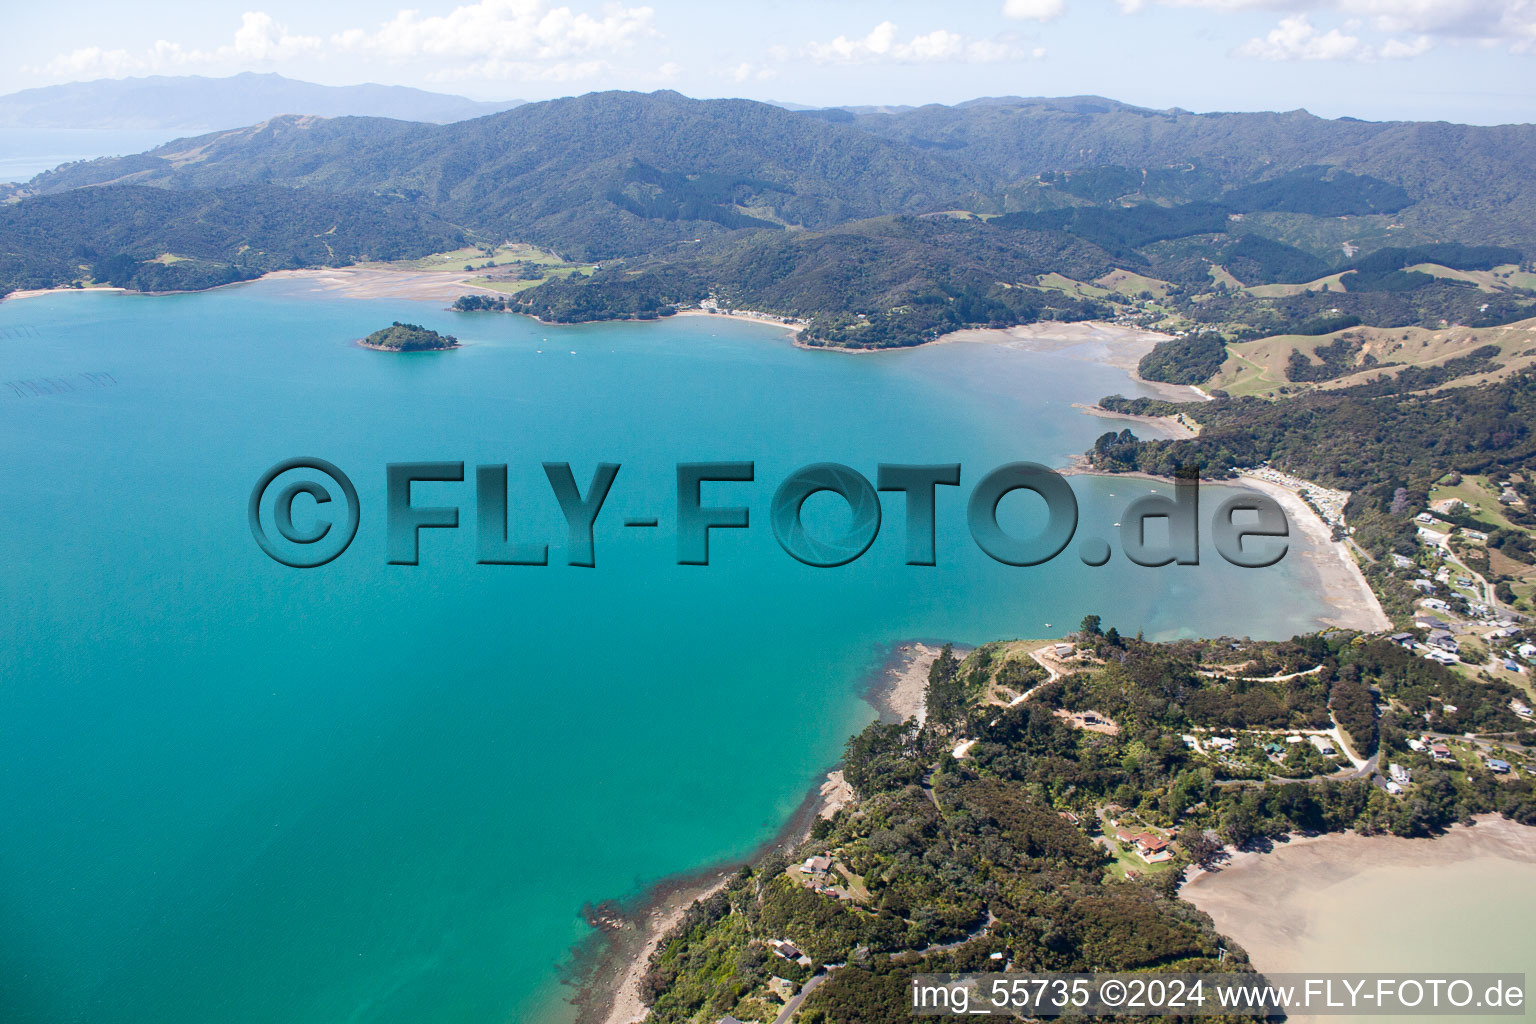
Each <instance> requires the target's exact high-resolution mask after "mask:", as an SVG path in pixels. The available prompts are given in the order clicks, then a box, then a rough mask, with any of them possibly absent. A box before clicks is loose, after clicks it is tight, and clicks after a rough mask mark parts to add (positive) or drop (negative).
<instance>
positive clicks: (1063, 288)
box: [1035, 271, 1115, 299]
mask: <svg viewBox="0 0 1536 1024" xmlns="http://www.w3.org/2000/svg"><path fill="white" fill-rule="evenodd" d="M1100 280H1102V278H1101V279H1100ZM1035 284H1036V285H1037V286H1038V287H1041V288H1049V289H1051V290H1052V291H1058V292H1065V293H1066V294H1068V295H1071V296H1074V297H1075V298H1079V299H1107V298H1109V297H1110V296H1111V295H1114V294H1115V292H1114V291H1113V290H1111V289H1109V288H1101V287H1099V286H1097V285H1092V284H1084V283H1083V282H1081V281H1074V280H1072V278H1070V277H1067V276H1066V275H1065V274H1058V273H1055V272H1054V271H1053V272H1052V273H1049V274H1041V275H1040V276H1039V277H1038V278H1037V279H1036V280H1035Z"/></svg>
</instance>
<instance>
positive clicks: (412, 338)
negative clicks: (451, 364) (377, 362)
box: [358, 320, 459, 352]
mask: <svg viewBox="0 0 1536 1024" xmlns="http://www.w3.org/2000/svg"><path fill="white" fill-rule="evenodd" d="M358 344H359V345H362V346H363V348H372V349H378V350H379V351H380V352H441V351H444V350H445V349H450V348H458V347H459V339H458V338H455V337H454V336H453V335H451V334H438V333H437V332H436V331H429V330H427V328H425V327H423V326H421V325H420V324H403V323H401V322H400V321H398V320H396V321H395V322H394V323H392V324H390V325H389V326H388V327H385V328H384V329H383V330H378V331H374V332H373V333H372V334H370V335H368V337H366V338H364V339H363V340H362V341H360V342H358Z"/></svg>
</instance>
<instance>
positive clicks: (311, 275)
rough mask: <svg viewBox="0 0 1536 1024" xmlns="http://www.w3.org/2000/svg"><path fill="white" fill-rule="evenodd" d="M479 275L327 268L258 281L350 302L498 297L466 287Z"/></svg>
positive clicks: (273, 275) (488, 290)
mask: <svg viewBox="0 0 1536 1024" xmlns="http://www.w3.org/2000/svg"><path fill="white" fill-rule="evenodd" d="M479 276H481V275H480V273H479V272H478V271H477V272H474V273H470V272H466V271H458V272H454V271H442V270H390V269H385V268H380V267H327V268H324V269H320V270H274V271H272V272H271V273H270V274H263V275H262V276H261V277H260V278H258V279H257V280H261V281H306V282H309V283H310V284H311V285H313V287H314V289H315V290H316V291H319V292H328V293H330V294H332V295H340V296H343V297H345V298H349V299H425V300H433V299H436V300H440V301H443V302H452V301H453V300H454V299H456V298H458V297H459V296H460V295H463V294H465V293H466V292H479V293H482V294H485V295H499V294H501V293H500V292H497V291H495V290H494V289H491V288H481V287H479V286H478V285H472V284H469V283H468V282H469V280H470V279H471V278H474V277H479Z"/></svg>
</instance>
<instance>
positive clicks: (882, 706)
mask: <svg viewBox="0 0 1536 1024" xmlns="http://www.w3.org/2000/svg"><path fill="white" fill-rule="evenodd" d="M939 651H940V648H939V647H937V646H934V645H933V644H928V643H918V642H908V643H903V644H899V645H897V647H896V648H895V649H894V650H893V651H892V652H891V656H890V657H889V658H888V659H886V662H885V664H884V665H882V666H881V668H880V669H879V670H878V671H877V672H876V673H875V674H874V675H873V677H872V679H871V685H870V687H869V689H868V690H867V691H866V692H865V693H864V700H865V701H866V702H867V703H868V704H869V705H870V706H871V707H873V708H874V709H875V710H876V711H877V712H878V713H879V715H880V718H881V719H882V720H883V721H905V720H906V719H908V718H913V717H915V718H917V719H918V720H919V721H921V720H922V718H923V716H924V713H925V709H924V706H923V699H924V691H925V689H926V688H927V685H928V669H929V667H930V666H931V665H932V664H933V661H934V659H935V658H937V657H938V656H939ZM852 799H853V789H852V787H850V786H849V785H848V783H847V782H846V781H845V780H844V778H843V773H842V772H841V771H836V770H833V771H829V772H828V773H827V774H826V776H825V777H824V778H823V779H822V781H821V782H819V783H818V784H817V785H816V787H815V788H813V789H812V790H811V791H810V792H808V793H807V794H806V797H805V800H804V802H803V803H801V805H800V808H799V809H798V810H797V811H796V812H795V814H794V816H793V817H791V818H790V820H789V822H788V823H787V824H786V825H785V826H784V828H783V829H782V830H781V831H780V832H779V834H778V835H777V836H775V837H774V838H773V839H771V840H769V841H768V842H767V843H765V844H763V846H762V847H761V848H759V849H758V850H756V851H755V852H754V853H753V854H752V855H751V856H749V857H747V858H744V862H751V861H754V860H757V859H758V858H760V857H762V856H763V855H764V854H766V853H768V852H769V851H770V850H773V849H775V848H784V849H789V848H793V847H795V846H798V845H799V844H800V843H802V842H804V841H805V840H806V839H807V838H808V837H809V836H810V830H811V826H812V825H813V824H814V823H815V822H816V820H817V819H818V818H829V817H831V816H832V815H834V814H836V813H837V812H838V811H839V810H841V809H842V808H843V807H844V806H846V805H847V803H848V802H849V801H850V800H852ZM737 867H738V865H736V864H729V865H724V866H716V867H713V868H709V869H706V870H704V871H702V872H699V873H697V874H694V875H689V876H684V877H681V878H674V879H670V880H668V881H665V882H663V883H661V884H660V885H659V886H657V887H656V888H655V889H653V890H652V891H651V892H649V893H647V894H646V895H645V896H644V897H643V898H642V899H641V900H640V901H639V902H638V904H637V906H636V909H634V910H632V911H625V910H624V909H622V908H618V907H613V906H605V907H604V908H602V909H601V910H600V911H599V912H598V913H596V914H594V915H593V916H594V917H595V918H596V919H597V920H598V921H599V923H600V926H601V927H602V931H601V932H600V933H599V934H597V935H594V936H593V940H594V943H595V944H596V943H600V944H601V945H600V948H599V949H597V950H595V951H586V954H587V955H588V956H590V957H592V958H593V959H592V960H591V961H590V963H591V967H590V969H588V970H584V971H581V972H580V974H579V977H578V978H576V979H573V983H574V984H575V985H576V986H577V987H578V990H579V992H580V994H579V995H578V996H577V997H576V999H575V1000H574V1002H575V1004H576V1006H577V1009H578V1013H577V1021H578V1024H634V1022H635V1021H639V1020H642V1019H643V1018H644V1017H645V1014H646V1007H645V1003H644V1002H643V1001H641V998H640V982H641V980H642V979H643V978H644V977H645V972H646V968H647V966H648V965H649V964H650V960H651V956H652V955H653V954H654V953H655V952H656V949H657V948H658V947H659V946H660V945H661V943H662V940H663V939H665V938H666V936H667V934H668V933H669V932H670V931H671V930H672V929H673V928H675V927H676V926H677V925H678V923H679V922H681V921H682V919H683V915H684V914H685V913H687V911H688V908H689V907H691V906H693V904H694V903H695V902H696V901H698V900H702V899H707V898H709V896H711V895H713V894H714V893H715V892H717V891H718V890H719V889H720V888H721V887H723V886H724V885H725V883H726V882H727V881H729V880H730V878H731V876H732V875H734V874H735V873H736V870H737ZM579 956H580V954H579Z"/></svg>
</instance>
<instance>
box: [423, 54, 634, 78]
mask: <svg viewBox="0 0 1536 1024" xmlns="http://www.w3.org/2000/svg"><path fill="white" fill-rule="evenodd" d="M610 71H612V68H611V67H609V65H608V62H607V61H601V60H584V61H555V62H553V63H546V62H540V61H527V60H501V59H500V58H497V57H492V58H489V59H487V60H481V61H473V62H471V63H468V64H456V65H453V66H452V67H447V68H442V69H440V70H437V71H433V72H431V73H429V74H428V75H427V80H428V81H430V82H461V81H464V80H466V79H481V80H486V81H504V80H509V79H510V80H514V81H519V82H581V81H586V80H588V79H593V78H597V77H598V76H600V75H603V74H607V73H608V72H610Z"/></svg>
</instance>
